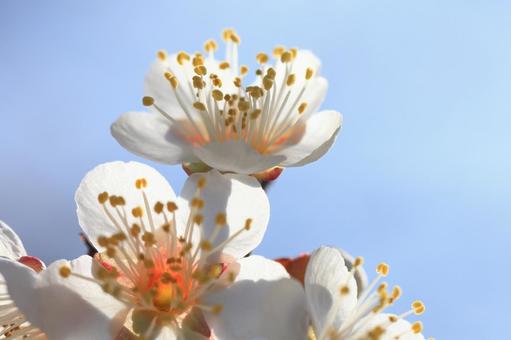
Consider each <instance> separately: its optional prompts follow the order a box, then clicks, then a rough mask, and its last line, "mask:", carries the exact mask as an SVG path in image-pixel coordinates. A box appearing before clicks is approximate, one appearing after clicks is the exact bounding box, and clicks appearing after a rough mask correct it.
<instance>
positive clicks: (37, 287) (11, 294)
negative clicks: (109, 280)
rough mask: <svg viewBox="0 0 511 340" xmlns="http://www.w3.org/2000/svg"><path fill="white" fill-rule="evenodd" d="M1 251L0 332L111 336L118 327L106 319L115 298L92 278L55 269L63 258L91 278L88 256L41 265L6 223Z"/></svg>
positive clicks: (55, 336) (1, 233)
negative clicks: (64, 274)
mask: <svg viewBox="0 0 511 340" xmlns="http://www.w3.org/2000/svg"><path fill="white" fill-rule="evenodd" d="M0 251H1V253H0V255H2V257H1V258H0V273H1V274H2V275H3V280H5V281H2V283H1V286H0V292H1V293H0V296H1V301H0V320H1V324H2V325H4V326H3V330H1V331H0V337H2V336H5V337H8V338H9V337H13V338H23V337H29V338H31V339H32V338H34V339H46V338H48V339H109V338H111V336H109V335H110V334H116V332H117V331H118V329H116V328H111V327H112V325H111V324H110V319H111V318H112V317H113V316H114V315H115V313H116V312H117V311H118V310H119V308H120V305H119V303H118V302H117V301H116V300H115V299H112V298H111V297H110V296H109V295H106V294H105V293H103V292H102V290H101V289H100V288H99V287H98V286H97V285H96V284H92V283H91V282H89V281H84V280H79V279H71V280H63V279H62V278H61V276H60V275H59V268H61V267H62V265H64V264H65V265H66V266H69V267H70V268H72V269H73V271H74V272H76V273H79V275H82V276H83V277H89V278H90V277H91V261H92V258H91V257H89V256H82V257H80V258H78V259H76V260H74V261H71V262H67V261H64V260H61V261H57V262H55V263H53V264H51V265H50V266H49V267H48V268H44V265H42V262H40V261H39V260H38V259H37V258H34V257H30V256H26V252H25V249H24V248H23V244H22V243H21V241H20V240H19V238H18V236H17V235H16V234H15V233H14V231H13V230H12V229H10V228H9V227H8V226H7V225H5V224H4V223H0ZM78 292H79V294H78ZM5 325H7V326H5ZM110 332H111V333H110ZM105 334H107V336H105Z"/></svg>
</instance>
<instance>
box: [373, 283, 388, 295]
mask: <svg viewBox="0 0 511 340" xmlns="http://www.w3.org/2000/svg"><path fill="white" fill-rule="evenodd" d="M387 287H388V284H387V282H382V283H381V284H380V285H379V286H378V288H377V289H376V290H377V291H378V294H380V295H381V294H387Z"/></svg>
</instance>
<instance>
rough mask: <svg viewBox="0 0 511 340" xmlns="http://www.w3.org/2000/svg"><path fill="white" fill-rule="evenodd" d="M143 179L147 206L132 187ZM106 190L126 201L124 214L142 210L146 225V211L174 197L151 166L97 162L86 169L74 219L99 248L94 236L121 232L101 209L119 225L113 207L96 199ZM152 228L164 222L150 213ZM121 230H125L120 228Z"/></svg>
mask: <svg viewBox="0 0 511 340" xmlns="http://www.w3.org/2000/svg"><path fill="white" fill-rule="evenodd" d="M140 178H144V179H146V182H147V187H146V188H145V189H144V192H145V193H146V195H147V198H148V205H149V209H147V208H146V205H145V203H144V199H143V193H142V191H141V190H139V189H137V188H136V187H135V182H136V180H137V179H140ZM103 192H107V193H108V194H109V195H118V196H122V197H123V198H124V201H125V202H126V206H125V207H121V208H126V213H127V214H131V210H132V209H133V208H135V207H141V208H142V210H144V212H145V214H144V217H145V220H146V221H145V222H144V223H147V226H150V223H149V221H147V220H148V216H149V214H148V213H149V211H147V210H152V209H153V207H154V204H155V203H156V202H157V201H161V202H163V203H166V202H167V201H173V200H175V199H176V195H175V194H174V191H173V190H172V187H171V186H170V185H169V183H168V182H167V180H166V179H165V178H164V177H163V176H162V175H161V174H160V173H159V172H158V171H156V170H155V169H153V168H151V167H150V166H148V165H145V164H142V163H138V162H127V163H125V162H110V163H104V164H101V165H98V166H97V167H95V168H94V169H93V170H92V171H90V172H89V173H88V174H87V175H85V178H84V179H83V180H82V182H81V183H80V186H79V187H78V190H77V191H76V194H75V201H76V204H77V214H78V221H79V223H80V226H81V227H82V229H83V231H84V232H85V234H86V235H87V237H88V238H89V240H90V241H91V242H92V244H93V245H94V246H95V247H96V248H98V249H100V246H99V244H98V241H97V239H98V237H99V236H102V235H103V236H104V235H111V234H114V233H117V232H119V231H121V230H120V229H119V227H117V226H116V224H115V223H113V221H112V220H111V219H110V218H109V217H108V216H107V215H106V213H105V211H104V209H103V208H108V210H109V211H110V212H111V215H112V216H113V217H114V218H116V220H117V221H118V222H117V223H118V224H119V225H120V223H119V221H120V218H119V216H118V215H117V213H116V211H115V208H112V206H111V205H110V203H109V202H105V204H104V206H102V205H101V204H100V203H99V202H98V195H99V194H101V193H103ZM151 216H152V218H153V220H154V224H155V226H156V227H159V226H161V225H162V224H163V223H164V220H163V217H161V216H160V215H156V214H154V213H152V214H151ZM123 231H125V230H123Z"/></svg>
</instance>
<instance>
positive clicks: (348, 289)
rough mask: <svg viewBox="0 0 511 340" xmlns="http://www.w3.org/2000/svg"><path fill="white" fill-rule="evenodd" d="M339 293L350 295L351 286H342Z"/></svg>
mask: <svg viewBox="0 0 511 340" xmlns="http://www.w3.org/2000/svg"><path fill="white" fill-rule="evenodd" d="M339 293H341V295H348V294H349V293H350V287H348V286H342V287H341V288H340V289H339Z"/></svg>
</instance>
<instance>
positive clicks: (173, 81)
mask: <svg viewBox="0 0 511 340" xmlns="http://www.w3.org/2000/svg"><path fill="white" fill-rule="evenodd" d="M163 75H164V76H165V78H166V79H167V80H168V81H169V83H170V85H171V86H172V87H173V88H177V86H178V84H179V82H178V81H177V78H176V77H175V76H174V75H173V74H172V73H170V72H165V73H164V74H163Z"/></svg>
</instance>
